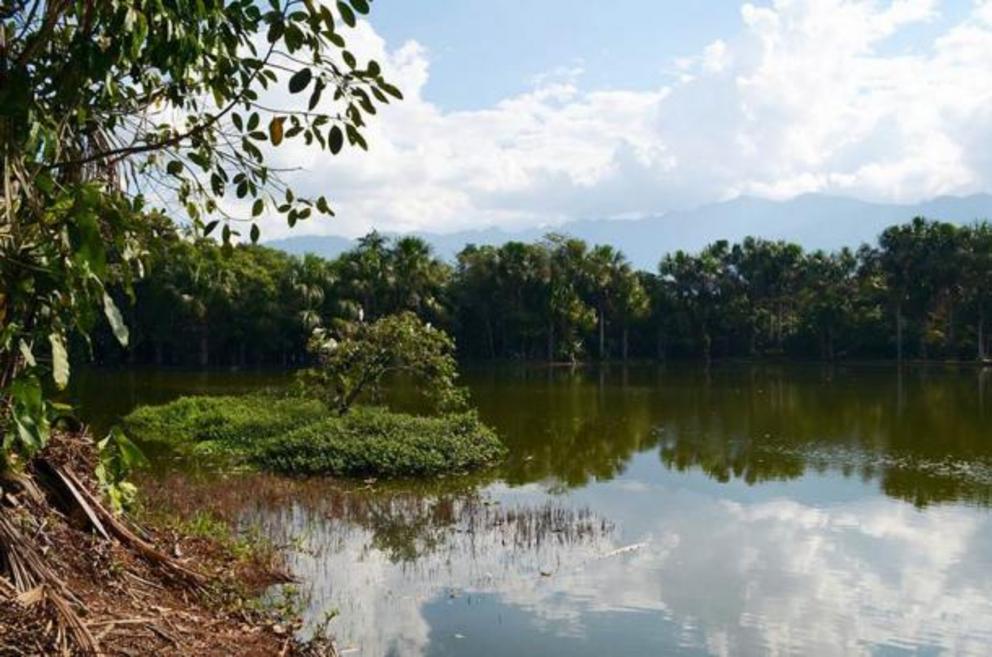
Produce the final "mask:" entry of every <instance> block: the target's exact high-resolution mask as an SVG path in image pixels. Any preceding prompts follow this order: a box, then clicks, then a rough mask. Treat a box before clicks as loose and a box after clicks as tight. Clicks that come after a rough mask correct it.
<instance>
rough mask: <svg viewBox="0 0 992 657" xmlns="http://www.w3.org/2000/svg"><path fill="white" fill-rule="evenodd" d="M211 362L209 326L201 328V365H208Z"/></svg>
mask: <svg viewBox="0 0 992 657" xmlns="http://www.w3.org/2000/svg"><path fill="white" fill-rule="evenodd" d="M209 363H210V334H209V332H208V331H207V327H206V326H204V327H202V328H201V330H200V367H206V366H207V365H208V364H209Z"/></svg>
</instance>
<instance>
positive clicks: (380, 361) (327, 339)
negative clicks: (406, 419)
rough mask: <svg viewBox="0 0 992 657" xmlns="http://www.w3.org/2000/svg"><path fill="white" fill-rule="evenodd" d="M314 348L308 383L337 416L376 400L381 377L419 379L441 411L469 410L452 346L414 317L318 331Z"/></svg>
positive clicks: (405, 315)
mask: <svg viewBox="0 0 992 657" xmlns="http://www.w3.org/2000/svg"><path fill="white" fill-rule="evenodd" d="M310 344H311V351H312V352H313V353H314V354H315V356H316V358H317V366H316V368H315V369H313V370H312V371H310V372H309V373H308V374H307V379H306V380H307V382H308V383H309V384H310V385H312V386H314V387H315V388H316V389H317V390H319V393H318V394H319V395H320V396H321V397H322V398H323V399H324V401H325V403H326V404H327V406H328V408H329V409H331V410H333V411H334V412H335V413H337V414H339V415H344V414H345V413H347V412H348V410H349V409H350V408H351V407H352V405H353V404H354V403H355V402H356V401H357V400H358V398H359V396H361V395H362V394H368V395H371V396H372V398H373V399H378V397H379V392H380V387H381V385H382V380H383V377H385V376H386V375H389V374H395V373H400V372H402V373H405V374H409V375H413V376H415V377H417V378H418V379H419V381H420V382H421V383H422V385H423V388H424V389H425V390H427V391H428V393H429V396H430V397H431V399H432V401H433V402H434V403H435V405H436V408H437V409H438V410H453V409H460V408H463V407H464V406H465V401H466V399H465V393H464V392H463V391H462V390H460V389H459V388H458V387H457V385H456V383H455V382H456V380H457V378H458V363H457V362H456V361H455V357H454V351H455V344H454V342H453V341H452V340H451V338H450V337H449V336H448V334H447V333H445V332H444V331H442V330H440V329H437V328H434V327H433V326H431V325H430V324H426V323H425V322H423V321H422V320H421V319H419V318H418V317H417V316H416V315H414V314H413V313H411V312H403V313H400V314H398V315H389V316H387V317H383V318H381V319H377V320H375V321H374V322H369V323H366V322H363V321H357V322H341V323H340V324H339V328H338V329H337V330H336V331H333V332H332V331H328V330H326V329H317V330H315V331H314V335H313V337H312V338H311V342H310Z"/></svg>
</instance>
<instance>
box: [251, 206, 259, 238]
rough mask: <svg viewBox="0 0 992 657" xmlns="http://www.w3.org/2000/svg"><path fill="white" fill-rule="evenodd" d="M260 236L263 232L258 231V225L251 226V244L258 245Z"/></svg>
mask: <svg viewBox="0 0 992 657" xmlns="http://www.w3.org/2000/svg"><path fill="white" fill-rule="evenodd" d="M259 200H261V199H259ZM260 234H261V231H260V230H259V229H258V224H252V225H251V243H252V244H256V243H258V238H259V236H260Z"/></svg>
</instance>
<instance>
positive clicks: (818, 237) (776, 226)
mask: <svg viewBox="0 0 992 657" xmlns="http://www.w3.org/2000/svg"><path fill="white" fill-rule="evenodd" d="M916 216H924V217H928V218H930V219H941V220H944V221H950V222H954V223H969V222H971V221H974V220H976V219H985V218H990V219H992V195H989V194H975V195H972V196H964V197H959V196H941V197H938V198H935V199H932V200H930V201H926V202H923V203H917V204H913V205H899V204H885V203H869V202H866V201H858V200H855V199H850V198H843V197H838V196H824V195H820V194H806V195H803V196H798V197H796V198H794V199H791V200H788V201H772V200H768V199H761V198H755V197H750V196H741V197H738V198H736V199H733V200H731V201H726V202H723V203H712V204H709V205H704V206H701V207H698V208H695V209H693V210H686V211H681V212H670V213H667V214H664V215H661V216H657V217H647V218H644V219H632V220H620V219H614V220H606V219H603V220H586V221H573V222H568V223H565V224H562V225H560V226H556V227H554V228H552V229H547V228H541V229H528V230H523V231H516V232H507V231H504V230H501V229H499V228H487V229H482V230H473V231H461V232H457V233H446V234H441V233H416V234H418V235H419V236H420V237H423V238H424V239H426V240H427V241H428V242H430V244H431V245H432V246H433V247H434V250H435V252H436V253H437V254H438V255H440V256H441V257H443V258H448V259H451V258H453V257H454V255H455V254H456V253H457V252H458V251H460V250H461V249H462V248H463V247H464V246H465V245H466V244H470V243H473V244H502V243H503V242H507V241H509V240H520V241H525V242H527V241H532V240H536V239H539V238H540V237H541V236H543V235H544V234H545V233H547V232H549V230H553V231H554V232H559V233H566V234H568V235H573V236H575V237H579V238H581V239H584V240H586V241H587V242H589V243H591V244H611V245H613V246H615V247H617V248H619V249H620V250H621V251H623V252H624V253H625V254H626V255H627V257H628V258H630V260H631V262H633V263H634V264H635V265H636V266H637V267H640V268H642V269H651V270H653V269H654V268H655V267H656V266H657V264H658V261H659V259H660V258H661V256H662V255H664V254H665V253H669V252H672V251H675V250H677V249H684V250H688V251H695V250H698V249H700V248H702V247H703V246H705V245H706V244H709V243H710V242H713V241H715V240H718V239H725V240H728V241H731V242H733V241H738V240H741V239H743V238H744V237H746V236H748V235H754V236H756V237H763V238H766V239H783V240H789V241H791V242H797V243H799V244H802V245H803V247H805V248H807V249H826V250H833V249H839V248H840V247H843V246H850V247H857V246H859V245H860V244H862V243H864V242H874V241H875V239H876V238H877V237H878V235H879V233H881V231H882V230H884V229H885V228H886V227H887V226H890V225H892V224H896V223H902V222H905V221H908V220H910V219H912V218H913V217H916ZM353 245H354V241H353V240H349V239H347V238H343V237H337V236H314V235H299V236H294V237H290V238H286V239H281V240H274V241H272V242H269V243H268V246H271V247H273V248H277V249H282V250H284V251H287V252H289V253H295V254H303V253H316V254H317V255H321V256H324V257H335V256H337V255H338V254H340V253H341V252H342V251H345V250H347V249H349V248H351V247H352V246H353Z"/></svg>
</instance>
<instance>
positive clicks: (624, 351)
mask: <svg viewBox="0 0 992 657" xmlns="http://www.w3.org/2000/svg"><path fill="white" fill-rule="evenodd" d="M628 333H629V331H628V330H627V325H626V324H625V325H624V327H623V362H625V363H626V362H627V345H628V339H627V338H628Z"/></svg>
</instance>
